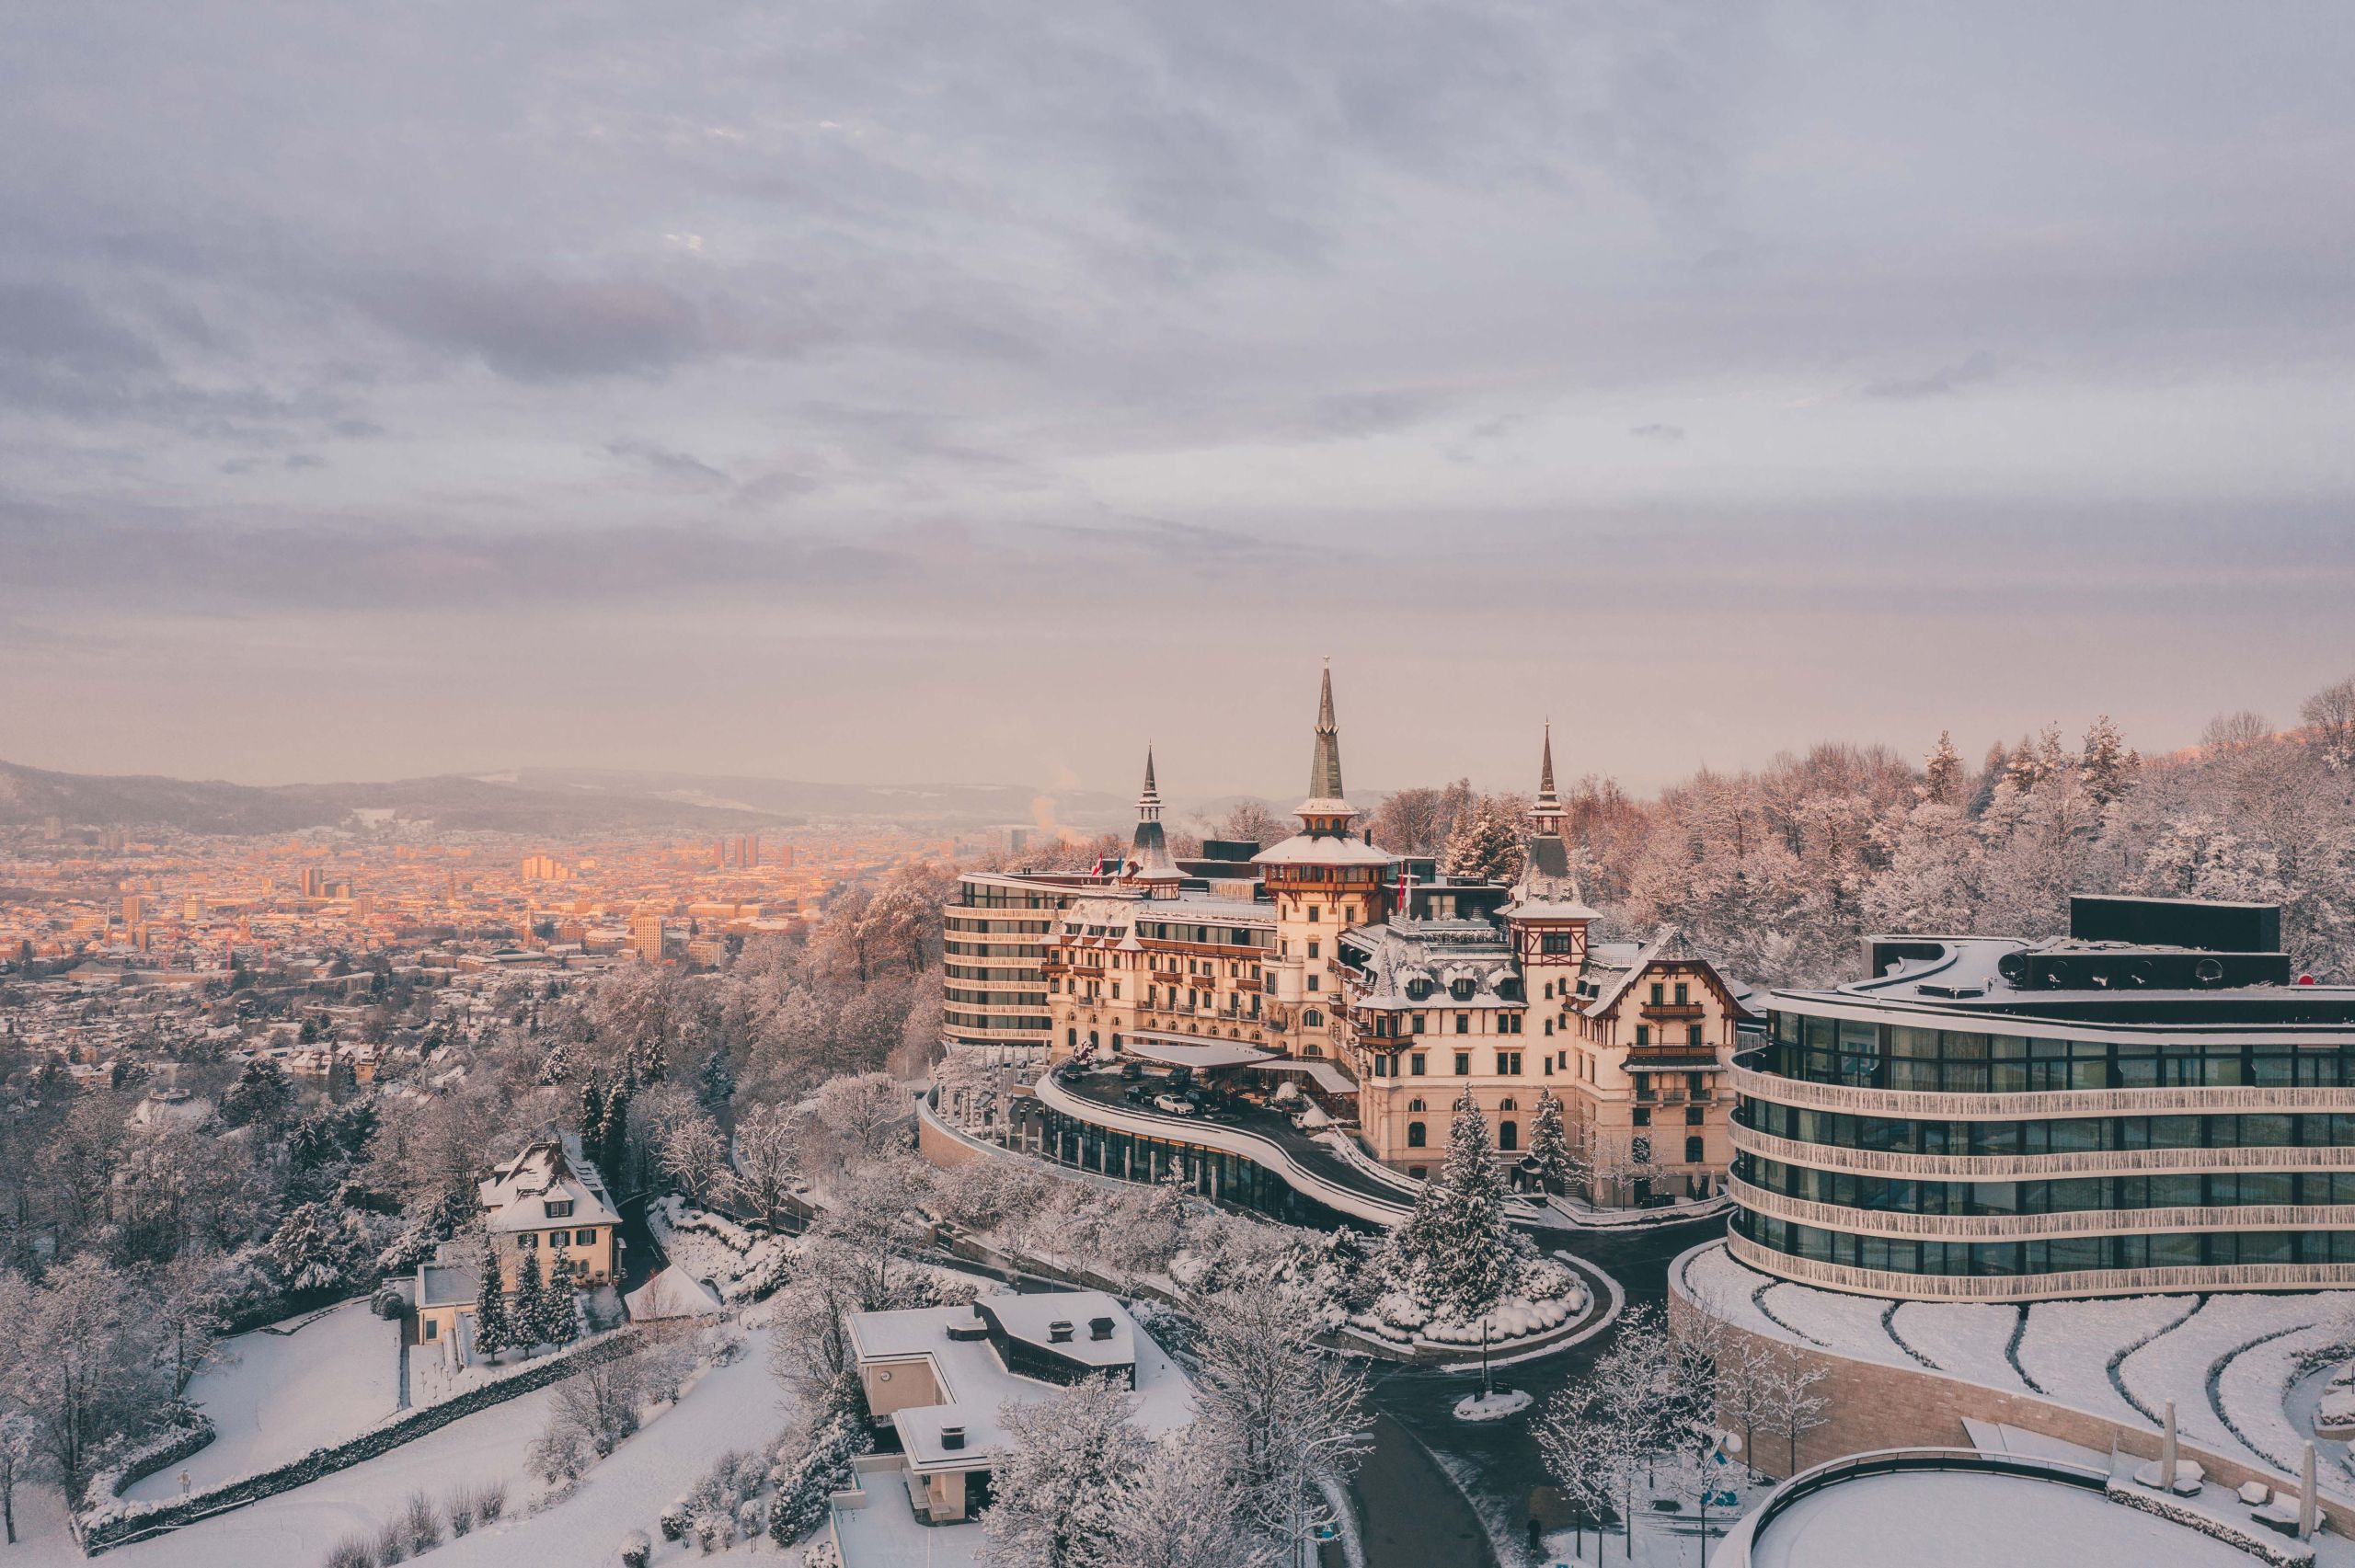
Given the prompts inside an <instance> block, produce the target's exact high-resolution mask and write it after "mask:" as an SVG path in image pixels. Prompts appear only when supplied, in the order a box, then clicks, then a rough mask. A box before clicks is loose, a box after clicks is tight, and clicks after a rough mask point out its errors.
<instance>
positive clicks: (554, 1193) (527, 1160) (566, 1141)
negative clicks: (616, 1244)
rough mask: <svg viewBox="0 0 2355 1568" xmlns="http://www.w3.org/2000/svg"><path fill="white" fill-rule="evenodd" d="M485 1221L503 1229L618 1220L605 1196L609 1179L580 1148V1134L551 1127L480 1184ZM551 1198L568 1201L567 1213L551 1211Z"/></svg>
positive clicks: (614, 1223) (492, 1227)
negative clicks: (569, 1205) (600, 1172)
mask: <svg viewBox="0 0 2355 1568" xmlns="http://www.w3.org/2000/svg"><path fill="white" fill-rule="evenodd" d="M477 1191H478V1196H480V1199H481V1202H482V1207H483V1223H484V1224H485V1225H486V1226H487V1227H488V1228H489V1229H490V1230H494V1231H498V1232H500V1233H501V1234H512V1233H513V1232H515V1231H519V1230H546V1229H547V1228H548V1227H549V1226H552V1225H563V1226H572V1225H618V1224H620V1223H621V1222H622V1220H621V1216H620V1215H618V1214H616V1213H615V1212H614V1206H613V1203H612V1201H611V1200H610V1199H609V1198H608V1197H607V1196H605V1179H604V1177H603V1176H601V1175H599V1174H598V1173H597V1167H596V1166H594V1165H592V1164H591V1163H590V1162H589V1160H588V1157H587V1156H586V1155H584V1154H583V1153H581V1151H580V1139H579V1138H578V1137H576V1136H575V1135H573V1134H571V1133H569V1132H553V1131H551V1132H549V1133H545V1134H543V1135H542V1136H541V1137H539V1138H537V1139H534V1140H533V1141H532V1143H531V1144H530V1145H529V1146H528V1147H526V1148H525V1149H524V1150H523V1152H522V1153H520V1154H518V1155H516V1156H515V1158H513V1159H512V1160H510V1161H509V1162H507V1163H506V1164H504V1165H501V1166H500V1167H499V1168H498V1169H497V1170H496V1171H493V1172H492V1173H491V1175H490V1179H489V1180H488V1181H487V1182H484V1183H483V1184H482V1185H481V1186H480V1187H479V1188H478V1189H477ZM551 1203H557V1204H562V1203H569V1204H571V1205H572V1207H571V1209H570V1211H569V1212H567V1213H561V1214H554V1215H552V1214H550V1213H549V1212H548V1205H549V1204H551Z"/></svg>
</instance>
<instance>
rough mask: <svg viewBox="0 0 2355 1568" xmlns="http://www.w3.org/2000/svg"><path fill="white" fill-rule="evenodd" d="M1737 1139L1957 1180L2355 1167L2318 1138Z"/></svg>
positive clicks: (1765, 1148) (1737, 1132)
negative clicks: (1859, 1142)
mask: <svg viewBox="0 0 2355 1568" xmlns="http://www.w3.org/2000/svg"><path fill="white" fill-rule="evenodd" d="M1732 1132H1733V1146H1734V1147H1735V1148H1736V1149H1739V1150H1741V1151H1742V1152H1744V1153H1746V1154H1760V1155H1763V1156H1765V1157H1766V1158H1767V1159H1769V1160H1779V1161H1781V1162H1783V1163H1785V1164H1786V1165H1812V1166H1814V1167H1815V1168H1817V1169H1818V1170H1823V1171H1854V1172H1856V1173H1859V1174H1863V1175H1874V1176H1912V1177H1926V1178H1930V1179H1938V1178H1945V1179H1947V1180H1953V1181H1978V1182H1989V1181H2005V1180H2011V1179H2016V1178H2019V1177H2024V1176H2127V1175H2133V1174H2136V1173H2141V1172H2146V1171H2186V1172H2189V1171H2355V1147H2342V1146H2338V1145H2334V1144H2315V1145H2309V1146H2304V1147H2292V1146H2287V1145H2282V1146H2264V1147H2257V1148H2246V1149H2238V1148H2235V1149H2088V1150H2070V1151H2069V1152H2067V1153H2064V1154H1908V1153H1899V1152H1894V1151H1890V1150H1878V1149H1851V1148H1848V1147H1846V1146H1845V1145H1843V1144H1837V1143H1803V1142H1800V1141H1798V1139H1788V1138H1777V1137H1775V1135H1774V1134H1773V1133H1768V1132H1760V1131H1759V1130H1758V1129H1757V1128H1755V1127H1744V1126H1742V1125H1741V1124H1740V1122H1736V1123H1734V1124H1733V1127H1732Z"/></svg>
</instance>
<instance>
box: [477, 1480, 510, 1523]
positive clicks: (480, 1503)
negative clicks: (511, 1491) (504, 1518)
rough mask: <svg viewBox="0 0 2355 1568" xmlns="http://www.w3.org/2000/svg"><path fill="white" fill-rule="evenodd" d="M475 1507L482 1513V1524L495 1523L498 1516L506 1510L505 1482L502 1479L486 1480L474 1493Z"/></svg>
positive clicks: (497, 1520)
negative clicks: (479, 1489) (480, 1488)
mask: <svg viewBox="0 0 2355 1568" xmlns="http://www.w3.org/2000/svg"><path fill="white" fill-rule="evenodd" d="M475 1508H476V1511H477V1512H478V1513H480V1514H481V1515H482V1522H483V1523H484V1524H486V1525H495V1524H497V1523H498V1522H499V1516H500V1515H501V1514H504V1513H505V1512H507V1483H506V1482H503V1481H493V1482H487V1483H486V1484H485V1485H484V1486H483V1488H482V1490H481V1491H479V1492H477V1493H476V1494H475Z"/></svg>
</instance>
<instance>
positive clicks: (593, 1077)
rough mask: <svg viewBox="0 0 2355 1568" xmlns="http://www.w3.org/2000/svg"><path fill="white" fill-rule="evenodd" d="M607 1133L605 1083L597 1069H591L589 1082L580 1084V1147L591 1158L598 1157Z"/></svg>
mask: <svg viewBox="0 0 2355 1568" xmlns="http://www.w3.org/2000/svg"><path fill="white" fill-rule="evenodd" d="M604 1135H605V1085H604V1081H603V1077H602V1076H601V1075H600V1074H599V1073H598V1072H597V1070H596V1069H594V1068H592V1069H590V1070H589V1082H586V1083H584V1084H582V1085H581V1086H580V1147H581V1148H582V1149H583V1150H586V1151H587V1152H588V1154H589V1157H590V1158H591V1159H592V1160H593V1159H595V1158H596V1157H597V1152H598V1150H599V1149H600V1147H601V1146H602V1144H603V1139H604Z"/></svg>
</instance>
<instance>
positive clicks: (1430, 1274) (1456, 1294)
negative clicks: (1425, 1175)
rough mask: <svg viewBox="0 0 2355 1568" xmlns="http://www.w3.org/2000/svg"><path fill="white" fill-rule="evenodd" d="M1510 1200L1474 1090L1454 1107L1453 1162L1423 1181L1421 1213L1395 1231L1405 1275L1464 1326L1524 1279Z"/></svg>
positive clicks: (1448, 1159)
mask: <svg viewBox="0 0 2355 1568" xmlns="http://www.w3.org/2000/svg"><path fill="white" fill-rule="evenodd" d="M1506 1202H1507V1194H1506V1192H1505V1184H1504V1178H1503V1177H1502V1176H1501V1175H1500V1174H1499V1173H1498V1171H1497V1162H1496V1156H1495V1154H1494V1152H1493V1150H1491V1149H1490V1147H1489V1140H1488V1117H1487V1116H1483V1115H1482V1114H1481V1111H1480V1107H1479V1104H1478V1103H1477V1102H1476V1101H1475V1100H1474V1099H1473V1098H1472V1093H1471V1091H1470V1090H1468V1089H1467V1090H1465V1092H1464V1093H1463V1095H1462V1096H1461V1097H1459V1098H1458V1099H1457V1100H1456V1102H1455V1117H1454V1121H1453V1125H1452V1126H1451V1127H1449V1129H1448V1135H1447V1157H1446V1159H1445V1160H1443V1161H1442V1162H1441V1164H1440V1167H1439V1169H1438V1170H1437V1171H1436V1172H1434V1173H1432V1174H1431V1176H1430V1179H1429V1180H1428V1181H1426V1182H1425V1183H1424V1184H1423V1190H1422V1191H1421V1193H1419V1195H1418V1196H1417V1197H1416V1199H1415V1211H1414V1212H1413V1213H1412V1214H1410V1215H1408V1216H1407V1221H1406V1223H1404V1224H1403V1225H1401V1226H1399V1227H1398V1228H1397V1230H1394V1231H1393V1232H1391V1247H1392V1251H1393V1255H1394V1256H1395V1257H1396V1260H1397V1262H1398V1264H1399V1265H1400V1266H1401V1268H1402V1269H1403V1271H1404V1272H1405V1273H1406V1274H1407V1276H1408V1277H1410V1278H1412V1279H1413V1280H1415V1281H1416V1282H1417V1283H1418V1284H1419V1287H1420V1288H1421V1289H1422V1291H1423V1293H1424V1294H1425V1296H1426V1297H1427V1299H1429V1300H1430V1303H1431V1304H1432V1306H1434V1307H1435V1308H1437V1309H1439V1310H1441V1311H1442V1312H1443V1313H1445V1314H1446V1315H1447V1316H1449V1317H1451V1318H1453V1320H1454V1321H1456V1322H1462V1323H1472V1322H1478V1321H1479V1320H1480V1318H1481V1317H1482V1316H1483V1314H1485V1313H1488V1312H1489V1311H1492V1310H1495V1307H1496V1305H1497V1303H1498V1302H1499V1300H1501V1299H1503V1298H1504V1296H1505V1294H1506V1293H1507V1292H1508V1291H1510V1290H1511V1288H1512V1286H1513V1282H1514V1280H1515V1279H1516V1278H1518V1277H1519V1271H1520V1249H1519V1247H1518V1246H1517V1244H1516V1243H1515V1241H1514V1238H1513V1234H1512V1230H1511V1223H1510V1222H1509V1221H1508V1219H1506V1208H1505V1206H1506Z"/></svg>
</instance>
